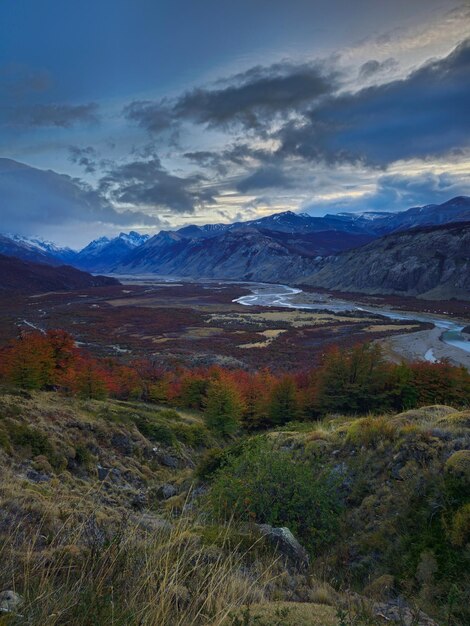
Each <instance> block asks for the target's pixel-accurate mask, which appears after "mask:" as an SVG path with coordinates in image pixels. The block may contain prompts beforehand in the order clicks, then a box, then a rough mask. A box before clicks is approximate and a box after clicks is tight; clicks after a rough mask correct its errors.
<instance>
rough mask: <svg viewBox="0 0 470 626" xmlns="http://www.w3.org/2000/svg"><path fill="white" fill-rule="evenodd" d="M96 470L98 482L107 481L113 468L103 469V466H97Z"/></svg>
mask: <svg viewBox="0 0 470 626" xmlns="http://www.w3.org/2000/svg"><path fill="white" fill-rule="evenodd" d="M96 469H97V471H98V480H106V479H107V478H108V474H109V472H110V471H111V468H109V467H103V466H102V465H97V466H96Z"/></svg>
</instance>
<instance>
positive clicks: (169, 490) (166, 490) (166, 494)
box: [159, 484, 178, 500]
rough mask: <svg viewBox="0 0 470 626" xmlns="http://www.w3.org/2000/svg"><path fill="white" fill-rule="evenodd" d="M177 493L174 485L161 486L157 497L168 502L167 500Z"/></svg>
mask: <svg viewBox="0 0 470 626" xmlns="http://www.w3.org/2000/svg"><path fill="white" fill-rule="evenodd" d="M177 493H178V490H177V489H176V487H175V486H174V485H169V484H166V485H162V486H161V487H160V489H159V495H160V496H161V497H162V498H163V499H164V500H168V498H172V497H173V496H176V494H177Z"/></svg>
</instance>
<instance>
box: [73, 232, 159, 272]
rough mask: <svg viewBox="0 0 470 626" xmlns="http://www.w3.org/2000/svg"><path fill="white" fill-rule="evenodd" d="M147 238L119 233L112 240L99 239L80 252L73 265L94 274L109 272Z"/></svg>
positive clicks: (132, 233) (106, 238)
mask: <svg viewBox="0 0 470 626" xmlns="http://www.w3.org/2000/svg"><path fill="white" fill-rule="evenodd" d="M148 238H149V235H141V234H140V233H137V232H135V231H131V232H130V233H120V234H119V235H118V236H117V237H114V238H113V239H111V238H109V237H100V238H99V239H95V240H94V241H91V242H90V243H89V244H88V245H87V246H85V248H83V249H82V250H80V252H79V253H78V254H77V255H76V258H75V259H74V265H76V266H77V267H80V268H82V269H87V270H91V271H94V272H97V271H100V272H107V271H110V269H111V268H112V267H114V266H115V265H117V264H119V263H121V261H123V259H124V258H125V257H126V256H127V255H128V254H129V253H130V252H132V251H133V250H135V249H136V248H138V247H139V246H141V245H142V244H143V243H145V242H146V241H147V239H148Z"/></svg>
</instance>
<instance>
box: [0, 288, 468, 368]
mask: <svg viewBox="0 0 470 626" xmlns="http://www.w3.org/2000/svg"><path fill="white" fill-rule="evenodd" d="M119 279H120V281H121V283H122V284H119V285H107V286H101V287H91V288H84V289H81V290H80V291H77V290H75V291H69V292H56V291H52V292H46V293H36V294H35V293H32V294H31V293H30V294H14V295H12V296H11V297H10V298H8V301H7V300H6V299H4V300H2V302H1V304H0V341H1V343H2V344H4V343H6V342H7V341H9V340H10V339H12V338H14V337H16V336H17V334H18V331H19V329H21V328H22V327H23V328H25V329H26V330H27V329H28V328H31V327H34V328H38V329H41V330H48V329H53V328H62V329H64V330H67V331H68V332H70V333H71V334H73V336H74V337H75V338H76V340H77V342H78V344H79V345H81V346H84V347H86V348H87V349H89V350H91V351H92V352H94V353H95V354H97V355H101V356H103V355H107V356H119V357H120V358H124V359H132V358H135V357H136V356H146V357H151V358H152V359H155V360H156V361H157V362H159V363H160V365H161V366H162V367H164V368H171V367H174V366H176V365H178V364H181V365H185V366H190V367H197V366H208V365H212V364H217V365H222V366H226V367H234V368H244V369H248V370H254V369H259V368H263V367H269V368H273V369H274V370H282V371H294V370H298V369H299V368H300V369H302V368H309V367H311V366H313V365H315V364H317V363H318V362H319V360H320V359H321V358H322V355H323V354H324V353H325V351H326V350H328V349H329V348H330V347H332V346H339V347H343V348H348V347H351V346H353V345H355V344H356V343H364V342H369V341H378V342H380V343H381V344H382V346H383V347H384V348H385V351H386V354H387V356H388V357H389V358H390V359H391V360H394V361H399V360H401V359H402V358H404V359H405V360H415V359H424V358H426V354H427V357H428V358H429V357H430V356H432V357H433V358H435V359H441V358H447V359H449V360H450V361H451V362H452V363H454V364H458V365H464V366H466V367H469V365H470V357H469V354H468V352H465V351H464V350H463V349H462V348H461V347H456V346H455V345H450V343H446V342H445V341H443V340H442V339H443V337H442V335H443V334H444V339H445V337H446V333H448V332H451V333H454V335H455V333H456V332H457V336H454V339H453V341H455V339H456V338H457V339H460V340H461V341H463V342H466V338H465V337H464V336H462V335H461V334H460V333H459V330H460V329H461V328H462V327H463V326H464V325H465V324H466V323H468V321H470V305H469V304H468V303H466V302H458V301H455V300H454V301H449V302H445V301H441V302H433V301H430V302H426V301H423V300H420V299H412V298H402V299H401V300H400V301H398V300H397V299H393V298H386V297H383V298H378V297H373V298H370V297H367V296H361V295H358V294H347V295H345V294H338V293H335V292H333V293H329V292H326V291H324V290H323V291H318V292H317V291H312V290H308V288H305V289H303V290H302V289H300V288H292V287H287V286H284V285H270V284H259V283H254V284H253V283H246V282H245V283H244V282H230V281H217V280H205V281H199V282H197V281H191V280H187V279H183V280H181V281H179V280H177V279H176V278H171V279H168V278H167V277H166V278H165V277H153V276H140V277H122V276H119ZM463 345H464V347H465V343H464V344H463ZM429 350H432V353H430V352H429Z"/></svg>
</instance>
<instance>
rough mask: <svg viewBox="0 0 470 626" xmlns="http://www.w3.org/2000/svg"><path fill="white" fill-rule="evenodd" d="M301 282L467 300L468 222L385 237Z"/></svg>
mask: <svg viewBox="0 0 470 626" xmlns="http://www.w3.org/2000/svg"><path fill="white" fill-rule="evenodd" d="M305 283H306V284H310V285H314V286H317V287H325V288H328V289H335V290H340V291H358V292H364V293H394V294H404V295H415V296H422V297H426V298H436V299H445V298H451V297H458V298H462V299H467V300H470V222H465V223H459V224H446V225H443V226H432V227H428V228H419V229H412V230H408V231H402V232H397V233H393V234H390V235H387V236H385V237H382V238H381V239H378V240H376V241H373V242H372V243H370V244H368V245H366V246H363V247H362V248H360V249H358V250H353V251H349V252H346V253H343V254H341V255H339V256H338V257H336V258H335V259H333V260H329V261H328V262H327V263H326V264H325V266H324V267H323V268H322V269H320V270H319V271H318V272H316V273H312V275H311V276H309V277H308V278H307V280H306V281H305Z"/></svg>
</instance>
